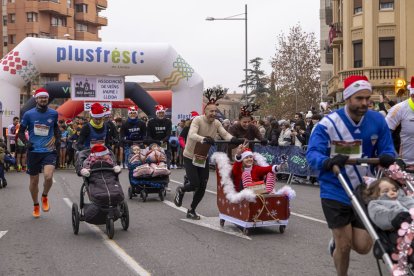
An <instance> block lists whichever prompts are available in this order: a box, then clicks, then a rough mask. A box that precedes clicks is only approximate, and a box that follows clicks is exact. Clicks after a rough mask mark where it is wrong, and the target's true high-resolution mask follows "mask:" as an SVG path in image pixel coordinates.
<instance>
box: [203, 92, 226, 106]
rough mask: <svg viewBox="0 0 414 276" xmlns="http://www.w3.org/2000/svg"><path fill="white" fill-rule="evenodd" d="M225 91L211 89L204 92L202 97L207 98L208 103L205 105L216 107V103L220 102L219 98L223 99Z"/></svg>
mask: <svg viewBox="0 0 414 276" xmlns="http://www.w3.org/2000/svg"><path fill="white" fill-rule="evenodd" d="M224 94H225V91H224V90H223V89H218V88H217V89H211V88H208V89H207V90H206V91H205V92H204V96H205V97H206V98H207V100H208V102H207V104H206V106H207V105H209V104H215V105H218V103H217V101H218V100H220V99H221V98H223V97H224Z"/></svg>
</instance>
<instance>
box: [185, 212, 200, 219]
mask: <svg viewBox="0 0 414 276" xmlns="http://www.w3.org/2000/svg"><path fill="white" fill-rule="evenodd" d="M187 218H189V219H193V220H199V219H200V216H199V215H197V213H196V212H195V210H190V209H189V210H188V211H187Z"/></svg>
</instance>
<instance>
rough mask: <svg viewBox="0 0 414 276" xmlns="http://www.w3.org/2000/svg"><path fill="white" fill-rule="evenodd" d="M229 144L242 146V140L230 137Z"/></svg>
mask: <svg viewBox="0 0 414 276" xmlns="http://www.w3.org/2000/svg"><path fill="white" fill-rule="evenodd" d="M230 142H231V143H232V144H235V145H240V144H243V143H244V138H237V137H234V136H233V137H232V138H231V140H230Z"/></svg>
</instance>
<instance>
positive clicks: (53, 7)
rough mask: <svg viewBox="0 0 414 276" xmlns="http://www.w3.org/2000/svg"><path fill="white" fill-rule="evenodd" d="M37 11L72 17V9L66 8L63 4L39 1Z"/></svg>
mask: <svg viewBox="0 0 414 276" xmlns="http://www.w3.org/2000/svg"><path fill="white" fill-rule="evenodd" d="M38 7H39V11H41V12H49V13H55V14H58V15H64V16H73V9H70V8H67V7H66V2H65V3H58V2H55V1H40V2H39V4H38Z"/></svg>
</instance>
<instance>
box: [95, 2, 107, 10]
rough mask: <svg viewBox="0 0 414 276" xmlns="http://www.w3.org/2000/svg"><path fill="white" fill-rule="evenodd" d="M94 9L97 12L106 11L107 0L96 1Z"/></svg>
mask: <svg viewBox="0 0 414 276" xmlns="http://www.w3.org/2000/svg"><path fill="white" fill-rule="evenodd" d="M96 7H97V8H98V9H99V10H106V8H107V7H108V0H97V1H96Z"/></svg>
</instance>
